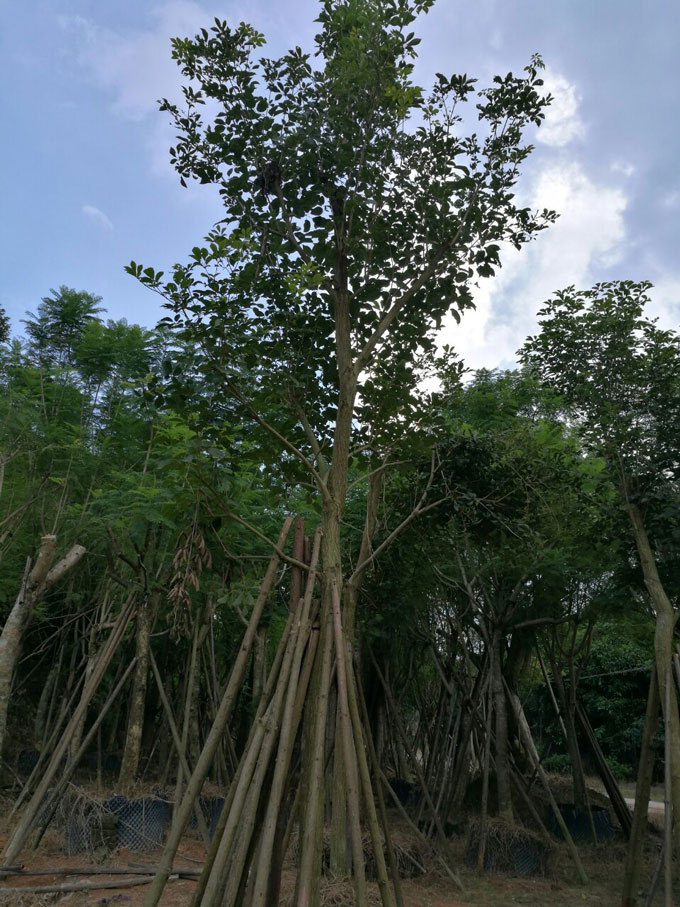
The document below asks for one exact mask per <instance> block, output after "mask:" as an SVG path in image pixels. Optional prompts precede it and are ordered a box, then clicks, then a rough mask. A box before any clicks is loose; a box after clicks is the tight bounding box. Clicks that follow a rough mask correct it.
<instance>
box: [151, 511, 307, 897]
mask: <svg viewBox="0 0 680 907" xmlns="http://www.w3.org/2000/svg"><path fill="white" fill-rule="evenodd" d="M292 522H293V519H292V517H288V518H287V519H286V521H285V523H284V524H283V529H282V530H281V535H280V536H279V539H278V543H277V547H278V549H279V550H281V549H282V548H283V546H284V544H285V542H286V537H287V536H288V532H289V531H290V527H291V524H292ZM278 566H279V556H278V554H274V555H273V556H272V558H271V560H270V561H269V566H268V568H267V572H266V574H265V577H264V580H263V582H262V586H261V587H260V592H259V594H258V597H257V601H256V602H255V606H254V607H253V613H252V614H251V617H250V621H249V622H248V627H247V629H246V631H245V633H244V636H243V642H242V643H241V650H240V652H239V653H238V655H237V657H236V661H235V662H234V667H233V668H232V671H231V675H230V677H229V682H228V683H227V688H226V690H225V691H224V695H223V696H222V701H221V702H220V707H219V709H218V710H217V714H216V716H215V721H214V722H213V726H212V728H211V729H210V733H209V734H208V737H207V739H206V741H205V744H204V746H203V750H202V752H201V755H200V756H199V758H198V762H197V763H196V768H195V769H194V773H193V775H192V776H191V778H190V779H189V782H188V784H187V788H186V791H185V792H184V797H183V799H182V802H181V803H180V805H179V806H178V808H177V811H176V815H175V817H174V819H173V823H172V826H171V828H170V832H169V834H168V840H167V843H166V845H165V849H164V850H163V854H162V856H161V859H160V861H159V864H158V872H157V873H156V876H155V878H154V880H153V883H152V885H151V888H150V890H149V891H148V892H147V895H146V898H145V899H144V907H156V905H157V904H158V902H159V900H160V898H161V895H162V894H163V889H164V888H165V883H166V882H167V880H168V876H169V875H170V872H171V870H172V864H173V861H174V859H175V854H176V853H177V848H178V847H179V842H180V841H181V839H182V834H183V833H184V827H185V825H186V823H187V821H188V819H189V816H190V815H191V811H192V809H193V804H194V800H196V798H197V797H198V796H199V794H200V792H201V788H202V787H203V782H204V780H205V778H206V776H207V774H208V772H209V771H210V766H211V765H212V762H213V759H214V758H215V751H216V750H217V747H218V746H219V743H220V740H221V739H222V735H223V734H224V731H225V729H226V727H227V722H228V721H229V716H230V715H231V710H232V708H233V705H234V702H235V701H236V696H237V695H238V692H239V690H240V689H241V685H242V683H243V678H244V676H245V673H246V668H247V666H248V657H249V655H250V650H251V648H252V645H253V639H254V638H255V633H256V632H257V626H258V624H259V622H260V618H261V617H262V612H263V611H264V606H265V604H266V603H267V599H268V598H269V593H270V592H271V589H272V586H273V585H274V580H275V579H276V572H277V570H278Z"/></svg>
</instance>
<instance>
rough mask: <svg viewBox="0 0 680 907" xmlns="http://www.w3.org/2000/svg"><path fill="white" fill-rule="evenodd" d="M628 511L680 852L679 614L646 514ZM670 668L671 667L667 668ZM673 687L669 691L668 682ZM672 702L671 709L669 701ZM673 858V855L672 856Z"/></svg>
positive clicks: (632, 507)
mask: <svg viewBox="0 0 680 907" xmlns="http://www.w3.org/2000/svg"><path fill="white" fill-rule="evenodd" d="M628 513H629V516H630V519H631V523H632V526H633V536H634V538H635V544H636V545H637V549H638V554H639V555H640V563H641V565H642V573H643V576H644V580H645V586H646V587H647V591H648V592H649V597H650V599H651V602H652V607H653V608H654V613H655V616H656V625H655V631H654V657H655V659H656V671H657V679H658V682H659V698H660V700H661V708H662V712H663V717H664V722H667V724H668V727H669V734H670V751H671V764H670V786H671V799H672V803H673V812H674V814H675V816H676V822H675V828H674V831H675V835H674V838H675V850H676V853H677V854H680V716H679V715H678V699H677V696H676V692H675V686H674V684H673V683H672V673H671V672H672V668H673V665H672V659H673V632H674V630H675V623H676V620H677V615H676V614H675V612H674V610H673V606H672V605H671V602H670V600H669V598H668V596H667V594H666V590H665V589H664V587H663V584H662V582H661V577H660V576H659V571H658V569H657V566H656V560H655V558H654V552H653V551H652V546H651V544H650V541H649V537H648V535H647V530H646V528H645V525H644V521H643V519H642V514H641V513H640V510H639V508H638V506H637V505H636V504H631V503H629V504H628ZM667 669H668V670H667ZM667 682H668V686H669V690H668V695H666V683H667ZM667 702H668V709H667V708H666V703H667ZM669 859H670V856H669Z"/></svg>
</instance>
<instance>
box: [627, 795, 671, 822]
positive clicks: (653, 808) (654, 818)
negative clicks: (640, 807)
mask: <svg viewBox="0 0 680 907" xmlns="http://www.w3.org/2000/svg"><path fill="white" fill-rule="evenodd" d="M626 803H627V804H628V806H630V808H631V810H632V809H633V808H634V806H635V799H634V798H633V797H626ZM665 813H666V807H665V806H664V803H663V801H661V800H650V801H649V814H648V815H649V821H650V822H651V823H652V825H654V826H655V827H657V828H663V819H664V815H665Z"/></svg>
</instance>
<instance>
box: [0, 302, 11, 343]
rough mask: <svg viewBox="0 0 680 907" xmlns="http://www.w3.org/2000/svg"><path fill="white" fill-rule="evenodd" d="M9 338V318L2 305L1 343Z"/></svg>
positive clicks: (0, 311) (0, 313)
mask: <svg viewBox="0 0 680 907" xmlns="http://www.w3.org/2000/svg"><path fill="white" fill-rule="evenodd" d="M8 340H9V318H8V316H7V312H6V311H5V310H4V309H3V308H2V306H0V343H6V342H7V341H8Z"/></svg>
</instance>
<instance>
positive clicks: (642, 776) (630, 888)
mask: <svg viewBox="0 0 680 907" xmlns="http://www.w3.org/2000/svg"><path fill="white" fill-rule="evenodd" d="M658 723H659V682H658V680H657V676H656V667H654V668H652V676H651V679H650V682H649V695H648V696H647V712H646V715H645V725H644V730H643V732H642V743H641V746H640V761H639V764H638V774H637V784H636V786H635V810H634V812H633V827H632V829H631V832H630V841H629V842H628V851H627V853H626V865H625V871H624V882H623V897H622V899H621V907H635V904H636V903H637V891H638V885H639V882H640V871H641V869H642V855H643V848H644V842H645V833H646V831H647V814H648V812H649V796H650V791H651V787H652V774H653V771H654V737H655V736H656V729H657V725H658Z"/></svg>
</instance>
